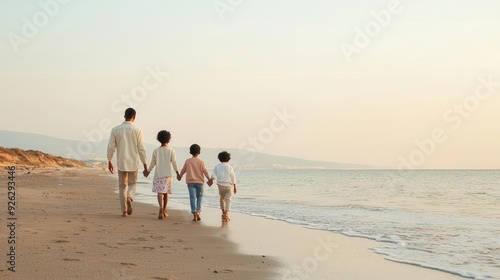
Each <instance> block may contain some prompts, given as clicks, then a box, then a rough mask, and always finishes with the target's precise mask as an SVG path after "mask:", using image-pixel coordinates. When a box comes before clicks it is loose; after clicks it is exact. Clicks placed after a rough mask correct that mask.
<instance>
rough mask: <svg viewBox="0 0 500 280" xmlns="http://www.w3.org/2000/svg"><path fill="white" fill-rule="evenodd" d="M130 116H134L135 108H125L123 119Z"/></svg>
mask: <svg viewBox="0 0 500 280" xmlns="http://www.w3.org/2000/svg"><path fill="white" fill-rule="evenodd" d="M132 118H135V110H134V108H128V109H127V110H125V119H126V120H130V119H132Z"/></svg>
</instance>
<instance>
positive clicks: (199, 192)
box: [188, 183, 203, 214]
mask: <svg viewBox="0 0 500 280" xmlns="http://www.w3.org/2000/svg"><path fill="white" fill-rule="evenodd" d="M188 190H189V202H190V203H191V213H192V214H194V213H196V212H197V211H201V199H202V198H203V184H195V183H190V184H188ZM195 199H196V202H195Z"/></svg>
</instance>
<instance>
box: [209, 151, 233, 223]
mask: <svg viewBox="0 0 500 280" xmlns="http://www.w3.org/2000/svg"><path fill="white" fill-rule="evenodd" d="M218 158H219V160H220V162H221V163H219V164H217V165H216V166H215V168H214V171H213V173H212V177H211V179H212V180H213V179H217V186H218V187H219V195H220V209H221V210H222V220H224V221H229V220H230V219H229V210H231V198H232V196H233V194H232V191H234V193H235V194H236V193H237V191H238V190H237V188H236V177H235V175H234V170H233V167H231V165H229V163H228V162H229V160H230V159H231V154H230V153H228V152H226V151H223V152H221V153H219V156H218Z"/></svg>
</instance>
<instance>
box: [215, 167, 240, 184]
mask: <svg viewBox="0 0 500 280" xmlns="http://www.w3.org/2000/svg"><path fill="white" fill-rule="evenodd" d="M215 178H217V185H218V186H225V187H232V186H234V185H235V184H236V176H235V175H234V170H233V167H232V166H231V165H229V164H228V163H225V162H221V163H219V164H217V165H216V166H215V167H214V172H213V173H212V179H215Z"/></svg>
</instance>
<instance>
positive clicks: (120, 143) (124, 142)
mask: <svg viewBox="0 0 500 280" xmlns="http://www.w3.org/2000/svg"><path fill="white" fill-rule="evenodd" d="M115 150H116V164H117V168H118V171H127V172H134V171H137V170H138V163H139V159H140V160H141V162H142V163H143V164H146V163H147V157H146V150H145V149H144V138H143V136H142V130H141V129H140V128H138V127H137V126H135V125H134V124H133V123H132V122H130V121H125V122H123V123H122V124H120V125H118V126H115V127H113V129H111V136H110V138H109V142H108V154H107V156H108V161H111V160H112V159H113V154H114V153H115Z"/></svg>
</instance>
